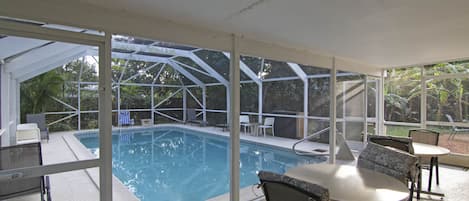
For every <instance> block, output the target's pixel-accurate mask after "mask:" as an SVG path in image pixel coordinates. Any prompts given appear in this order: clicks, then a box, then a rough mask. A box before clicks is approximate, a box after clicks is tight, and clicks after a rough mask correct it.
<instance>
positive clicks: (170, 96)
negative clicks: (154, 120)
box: [153, 88, 183, 108]
mask: <svg viewBox="0 0 469 201" xmlns="http://www.w3.org/2000/svg"><path fill="white" fill-rule="evenodd" d="M182 89H183V88H179V89H178V90H176V91H175V92H174V93H172V94H171V95H169V96H168V97H166V98H165V99H163V100H162V101H160V102H159V103H158V104H156V105H155V106H153V108H157V107H158V106H160V105H161V104H163V103H164V102H165V101H167V100H169V99H170V98H172V97H173V96H175V95H176V94H177V93H179V92H180V91H181V90H182Z"/></svg>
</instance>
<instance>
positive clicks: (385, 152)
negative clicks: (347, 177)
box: [357, 142, 419, 200]
mask: <svg viewBox="0 0 469 201" xmlns="http://www.w3.org/2000/svg"><path fill="white" fill-rule="evenodd" d="M417 161H418V159H417V157H415V156H414V155H412V154H410V153H406V152H404V151H401V150H398V149H395V148H389V147H386V146H383V145H379V144H376V143H373V142H368V144H367V146H366V148H365V149H364V150H363V151H362V152H361V153H360V155H359V157H358V162H357V166H358V167H360V168H366V169H370V170H373V171H377V172H380V173H383V174H386V175H388V176H391V177H394V178H396V179H398V180H399V181H401V182H402V183H404V184H406V185H408V182H410V196H409V200H412V197H413V194H414V189H415V185H416V180H417V178H418V176H417V175H418V170H419V169H418V163H417Z"/></svg>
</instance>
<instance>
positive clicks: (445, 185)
mask: <svg viewBox="0 0 469 201" xmlns="http://www.w3.org/2000/svg"><path fill="white" fill-rule="evenodd" d="M165 126H170V127H179V128H187V129H192V130H197V131H201V132H206V133H211V134H214V135H220V136H229V132H223V131H222V129H220V128H214V127H198V126H191V125H181V124H159V125H156V126H151V127H126V128H119V129H121V130H128V129H136V128H154V127H165ZM89 131H96V130H87V131H69V132H57V133H52V134H51V139H50V141H49V142H48V143H47V142H43V143H42V146H43V158H44V164H53V163H61V162H70V161H76V160H83V159H89V158H91V157H94V156H93V155H92V154H91V153H90V152H89V151H88V150H87V149H86V148H85V147H84V146H83V145H82V144H81V143H80V142H79V141H78V140H77V139H76V138H75V137H74V136H73V134H75V133H78V132H89ZM240 137H241V139H242V140H247V141H251V142H256V143H262V144H268V145H273V146H277V147H282V148H285V149H291V146H292V145H293V143H295V142H297V140H295V139H286V138H279V137H272V136H267V137H257V136H251V135H246V134H244V133H241V135H240ZM348 144H349V146H350V147H351V149H352V152H353V153H354V155H355V156H357V155H358V153H359V152H360V151H361V150H362V148H363V145H362V143H357V142H348ZM298 149H299V150H301V151H311V150H312V149H324V150H328V149H329V146H328V145H326V144H320V143H314V142H309V141H307V142H304V143H302V144H300V145H299V146H298ZM338 163H342V164H350V165H355V162H354V161H338ZM440 168H441V169H440V177H441V184H440V186H439V187H437V186H436V185H434V186H436V188H435V189H436V190H437V191H441V192H445V193H446V194H447V197H445V199H444V200H465V199H466V198H468V197H469V193H468V192H467V186H469V173H468V172H467V171H462V169H460V168H455V167H450V166H440ZM425 173H428V171H424V178H427V177H425ZM98 175H99V171H98V168H91V169H87V170H78V171H72V172H65V173H60V174H54V175H50V179H51V186H52V196H53V197H52V198H53V200H87V201H93V200H99V187H98V185H99V182H98V181H99V178H98V177H99V176H98ZM424 180H425V179H424ZM450 181H451V182H450ZM424 182H426V181H424ZM424 186H426V183H424ZM461 196H462V197H461ZM113 197H114V200H118V201H120V200H129V201H132V200H138V199H137V198H136V197H135V196H134V195H133V193H132V192H131V191H130V190H129V189H128V188H127V187H126V186H124V185H123V184H122V183H121V182H120V181H119V180H118V179H117V178H115V177H114V179H113ZM38 198H39V195H31V196H24V197H20V198H14V199H9V200H8V201H29V200H38ZM423 198H424V199H423V200H426V199H427V198H426V197H424V196H423ZM428 199H430V200H431V199H434V198H432V197H429V198H428ZM428 199H427V200H428ZM222 200H229V195H228V194H225V195H220V196H217V197H215V198H212V199H210V201H222ZM241 200H263V197H262V191H261V190H260V189H257V188H255V187H252V186H249V187H246V188H243V189H241ZM437 200H440V199H437Z"/></svg>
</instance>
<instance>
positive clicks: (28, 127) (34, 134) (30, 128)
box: [16, 123, 41, 144]
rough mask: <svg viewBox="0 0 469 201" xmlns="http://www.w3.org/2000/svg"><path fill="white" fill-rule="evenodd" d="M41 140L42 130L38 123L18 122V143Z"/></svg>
mask: <svg viewBox="0 0 469 201" xmlns="http://www.w3.org/2000/svg"><path fill="white" fill-rule="evenodd" d="M40 141H41V131H40V129H39V127H38V126H37V124H35V123H28V124H18V125H17V126H16V144H27V143H33V142H40Z"/></svg>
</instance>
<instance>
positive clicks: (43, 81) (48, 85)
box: [20, 71, 64, 120]
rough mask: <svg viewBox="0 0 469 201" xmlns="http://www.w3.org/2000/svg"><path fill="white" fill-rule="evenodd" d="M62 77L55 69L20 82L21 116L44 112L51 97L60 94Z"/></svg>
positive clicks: (62, 82)
mask: <svg viewBox="0 0 469 201" xmlns="http://www.w3.org/2000/svg"><path fill="white" fill-rule="evenodd" d="M63 84H64V79H63V78H62V76H61V75H59V74H58V73H57V72H56V71H49V72H47V73H44V74H41V75H39V76H37V77H34V78H33V79H30V80H28V81H25V82H24V83H22V84H21V88H20V94H21V98H20V100H21V117H22V119H23V120H24V119H25V116H26V114H29V113H41V112H45V108H46V105H47V104H48V103H50V102H53V101H54V100H52V98H51V97H54V96H56V95H57V94H60V92H61V91H62V86H63Z"/></svg>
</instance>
